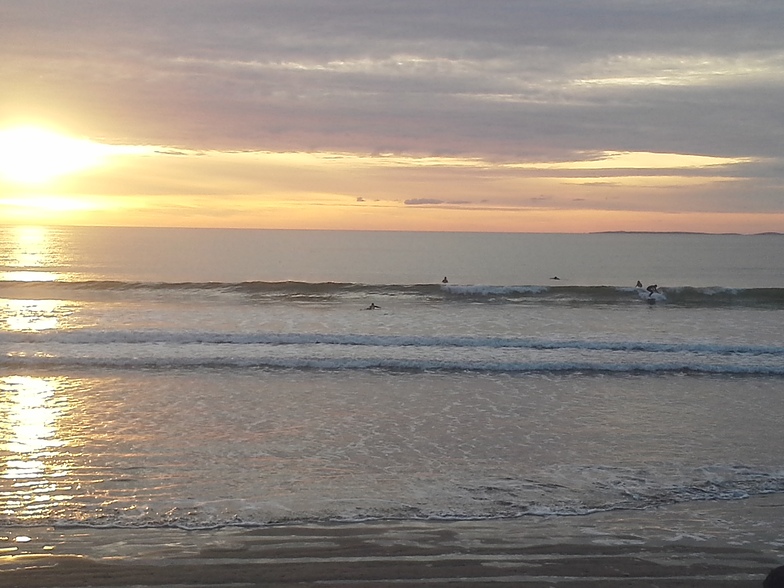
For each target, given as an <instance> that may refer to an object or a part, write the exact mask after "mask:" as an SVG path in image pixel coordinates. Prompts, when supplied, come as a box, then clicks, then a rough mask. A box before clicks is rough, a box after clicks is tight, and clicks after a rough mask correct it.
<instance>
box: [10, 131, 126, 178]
mask: <svg viewBox="0 0 784 588" xmlns="http://www.w3.org/2000/svg"><path fill="white" fill-rule="evenodd" d="M110 149H111V148H110V146H108V145H102V144H100V143H94V142H92V141H88V140H86V139H76V138H73V137H69V136H67V135H62V134H59V133H55V132H53V131H50V130H47V129H44V128H41V127H33V126H23V127H14V128H9V129H5V130H0V176H2V177H3V178H4V179H5V180H6V181H9V182H13V183H18V184H43V183H46V182H48V181H50V180H52V179H54V178H57V177H59V176H62V175H66V174H71V173H75V172H79V171H82V170H85V169H89V168H92V167H96V166H99V165H101V163H103V160H104V159H105V157H106V156H107V155H108V154H109V152H110Z"/></svg>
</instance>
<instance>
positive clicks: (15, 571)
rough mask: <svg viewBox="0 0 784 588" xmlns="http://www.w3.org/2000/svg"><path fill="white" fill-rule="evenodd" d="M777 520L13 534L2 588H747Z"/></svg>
mask: <svg viewBox="0 0 784 588" xmlns="http://www.w3.org/2000/svg"><path fill="white" fill-rule="evenodd" d="M783 518H784V497H782V496H780V495H770V496H762V497H756V498H752V499H747V500H735V501H709V502H704V503H700V504H694V503H690V504H680V505H671V506H662V507H658V508H655V509H646V510H641V511H623V512H603V513H594V514H590V515H584V516H576V517H522V518H516V519H500V520H483V521H454V522H449V521H441V522H436V521H410V520H409V521H387V522H369V523H347V524H340V523H318V524H296V525H291V526H287V525H281V526H271V527H266V528H254V529H243V528H222V529H214V530H201V531H186V530H181V529H165V528H158V529H137V530H134V529H116V528H115V529H112V528H108V529H99V528H83V527H65V528H52V527H30V528H24V527H20V528H13V529H5V530H3V531H2V534H3V537H2V547H0V553H2V557H1V558H0V586H3V587H11V586H26V587H31V588H34V587H41V588H43V587H46V588H49V587H52V588H53V587H55V586H185V585H187V586H232V587H241V586H292V585H299V586H309V585H319V586H380V585H388V586H443V585H460V586H485V585H492V586H500V585H510V586H512V585H514V586H527V587H528V586H530V587H545V586H557V587H572V586H575V587H578V586H579V587H582V588H588V587H594V586H596V587H598V586H651V587H654V586H655V587H660V588H665V587H666V588H675V587H687V586H691V587H702V586H704V587H706V588H707V587H708V586H710V587H722V586H726V587H730V586H732V587H734V588H744V587H749V588H751V587H758V586H761V585H762V580H763V578H764V577H765V575H766V574H767V572H768V571H769V570H770V569H771V568H773V567H776V566H777V565H781V563H782V561H783V560H784V556H783V555H782V547H784V529H782V527H781V525H780V521H781V520H782V519H783ZM706 521H712V522H711V523H709V524H705V523H706ZM28 539H29V540H28Z"/></svg>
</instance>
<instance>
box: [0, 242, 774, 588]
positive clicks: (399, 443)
mask: <svg viewBox="0 0 784 588" xmlns="http://www.w3.org/2000/svg"><path fill="white" fill-rule="evenodd" d="M781 245H782V241H781V237H780V236H759V237H739V236H729V235H728V236H697V235H675V236H672V235H669V236H656V235H647V236H646V235H581V236H580V235H578V236H574V235H573V236H563V235H491V234H486V235H467V234H460V235H449V234H414V233H410V234H396V235H393V234H380V233H339V234H337V233H328V232H323V233H318V232H316V233H309V232H293V233H290V232H270V231H223V230H219V231H211V230H204V231H201V230H200V231H196V230H193V231H184V230H164V229H160V230H153V229H145V230H137V229H96V228H74V229H67V228H59V229H55V228H52V229H44V228H41V229H25V230H21V229H20V230H10V229H9V230H6V231H2V232H0V272H2V273H1V274H0V275H1V276H2V280H0V348H2V349H3V353H2V355H0V557H2V558H3V559H2V564H1V565H0V587H3V588H4V587H17V586H18V587H22V586H25V587H28V586H30V587H35V586H41V587H55V586H62V587H65V586H99V587H100V586H106V587H110V586H169V587H175V586H176V587H181V586H194V585H196V586H199V585H202V586H209V585H218V586H220V585H223V586H232V587H242V586H253V585H261V586H275V585H332V586H344V585H349V586H362V585H385V584H386V585H390V586H423V585H424V586H427V585H434V586H435V585H439V586H443V585H448V584H459V585H464V586H471V585H474V586H480V585H481V586H484V585H498V584H502V585H503V584H506V585H522V586H558V587H564V586H613V585H616V586H666V587H672V586H711V587H715V586H733V587H738V586H740V587H743V586H749V587H751V586H760V585H761V581H762V578H764V576H765V574H767V572H768V571H769V570H770V569H771V568H773V567H775V566H776V565H781V564H784V561H782V560H784V556H783V555H782V552H783V551H784V532H783V531H782V528H781V521H782V520H784V508H783V505H784V462H782V456H784V441H782V438H781V436H780V435H777V434H776V433H774V432H776V431H779V430H780V424H781V422H782V419H784V405H782V402H781V390H782V378H783V377H784V335H783V334H782V330H781V327H780V325H781V312H782V310H783V309H784V282H782V278H781V276H782V275H784V273H782V269H784V266H782V265H781V263H782V261H781V258H780V255H778V252H780V250H781ZM151 250H154V251H156V252H157V253H156V255H155V256H154V259H151V256H150V255H148V254H145V252H146V251H151ZM498 251H514V252H516V253H515V255H508V256H506V255H505V256H500V257H499V256H497V255H495V252H498ZM381 253H383V255H381ZM675 258H677V259H678V260H679V263H678V264H672V263H671V261H672V259H675ZM556 275H557V276H558V277H559V279H558V280H557V281H555V280H553V279H552V278H553V276H556ZM444 276H448V277H449V280H448V283H443V282H442V279H443V277H444ZM640 279H642V280H645V284H648V283H651V282H652V283H658V287H659V293H658V294H657V296H656V297H655V298H653V297H652V296H651V295H650V293H649V292H648V291H647V290H646V289H645V288H637V287H635V285H634V284H635V282H637V280H640ZM371 304H372V305H373V307H374V309H373V310H370V311H367V309H368V307H369V306H371Z"/></svg>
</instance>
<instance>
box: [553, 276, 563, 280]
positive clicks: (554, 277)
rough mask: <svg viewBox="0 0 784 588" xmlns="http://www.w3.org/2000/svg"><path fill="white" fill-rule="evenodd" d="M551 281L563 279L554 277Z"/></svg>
mask: <svg viewBox="0 0 784 588" xmlns="http://www.w3.org/2000/svg"><path fill="white" fill-rule="evenodd" d="M550 279H551V280H560V279H561V278H559V277H558V276H553V277H552V278H550Z"/></svg>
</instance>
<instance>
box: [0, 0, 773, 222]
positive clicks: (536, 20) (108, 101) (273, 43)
mask: <svg viewBox="0 0 784 588" xmlns="http://www.w3.org/2000/svg"><path fill="white" fill-rule="evenodd" d="M96 6H97V4H96V3H95V1H94V0H69V2H67V3H63V2H61V1H59V0H27V1H26V2H5V3H3V4H2V9H0V13H1V14H2V16H1V17H0V38H2V39H3V41H4V42H3V44H2V46H0V78H1V79H3V84H2V85H1V86H0V112H18V113H20V116H22V115H24V116H33V117H38V118H46V117H52V118H55V119H57V120H60V121H63V124H67V125H70V126H71V127H73V128H74V129H75V130H76V131H77V132H78V133H80V134H84V135H89V136H91V137H96V138H100V139H101V140H105V141H107V142H110V143H115V144H137V145H158V146H160V149H161V153H169V154H172V155H174V154H185V155H193V154H196V153H213V152H221V153H228V152H248V153H251V154H252V153H255V152H275V153H289V152H291V153H323V154H336V156H343V155H347V156H352V157H353V156H356V157H369V156H373V155H379V154H386V155H388V156H389V157H390V158H391V157H397V158H400V159H399V160H400V161H403V162H404V163H403V164H402V165H401V166H400V170H398V171H397V172H396V171H387V170H383V171H382V170H374V171H373V172H368V174H369V175H368V176H367V177H365V176H363V179H364V180H366V181H367V183H368V185H369V184H370V179H371V178H370V174H371V173H372V174H375V177H376V178H378V177H381V175H383V176H384V179H385V181H387V182H388V183H387V184H385V186H390V188H386V187H385V188H383V189H382V188H378V189H377V192H378V193H383V199H384V200H385V201H388V202H389V201H395V202H400V201H401V196H400V194H406V195H408V196H409V198H408V199H407V200H405V204H406V205H408V206H412V207H417V206H419V207H425V206H428V205H429V206H450V205H453V206H460V205H466V204H469V199H470V196H471V194H481V196H482V197H483V198H486V197H488V196H490V197H491V199H492V200H493V201H494V202H498V201H501V202H503V203H504V204H507V203H509V202H511V201H512V200H513V199H515V198H516V200H514V201H515V202H526V196H524V194H531V193H535V194H536V193H539V190H546V191H547V193H548V194H549V193H551V192H553V191H554V189H555V188H556V187H558V186H561V187H569V188H574V187H575V186H580V182H582V183H583V185H582V187H581V188H580V189H585V190H590V189H599V188H600V187H603V188H605V189H608V190H627V189H630V188H629V186H631V184H632V181H631V179H629V178H634V181H636V182H638V183H642V180H641V178H645V177H649V178H654V179H655V178H659V177H661V178H663V179H664V178H666V179H667V182H670V183H668V184H667V185H668V186H670V185H671V184H672V182H675V181H676V179H673V178H686V179H687V181H686V182H685V183H684V184H682V185H681V187H682V188H683V190H685V191H688V190H691V189H695V188H694V186H695V184H694V183H690V182H689V181H688V180H690V179H694V178H705V179H706V181H707V180H711V179H712V180H714V181H713V182H707V183H706V184H705V185H706V186H707V185H710V186H711V187H710V188H704V193H703V188H700V189H699V191H700V196H699V198H696V200H697V201H699V202H700V204H701V205H705V206H707V207H710V206H712V204H710V198H709V197H708V194H710V193H713V194H715V195H716V199H715V201H716V202H718V203H719V204H717V205H716V206H720V207H722V208H724V207H727V206H729V201H734V202H735V206H734V209H743V210H745V209H748V208H751V209H754V208H764V209H765V210H770V209H773V210H778V211H784V203H782V202H781V198H780V194H781V190H782V189H784V155H782V153H781V145H782V144H784V118H782V109H781V104H782V103H784V40H782V35H781V23H782V22H783V21H784V3H782V2H781V0H756V1H755V2H732V1H730V0H689V1H688V2H643V1H629V0H583V1H580V2H574V1H572V0H527V1H526V2H514V1H510V0H483V1H482V2H475V1H472V0H428V1H427V2H422V1H421V0H397V1H395V2H366V1H364V0H338V1H335V2H323V1H322V0H298V1H297V2H291V1H290V0H265V1H264V2H258V1H256V0H222V1H221V2H215V1H214V0H167V1H166V2H158V1H155V0H127V1H125V2H112V3H101V4H100V9H96ZM2 122H3V121H0V123H2ZM608 153H619V154H620V153H630V154H642V153H648V154H660V155H661V156H662V157H669V159H670V161H671V162H673V163H671V164H669V165H667V164H663V163H662V164H657V165H655V166H649V167H646V166H641V167H638V168H633V167H631V166H616V167H615V168H611V166H609V165H606V163H607V162H604V161H598V162H597V163H598V164H599V165H598V167H597V168H596V169H588V167H587V166H582V167H581V166H578V165H562V166H561V167H558V166H557V165H553V166H550V167H549V168H548V167H547V166H545V165H543V163H546V162H551V163H553V164H574V163H575V162H577V161H580V160H581V158H582V160H583V161H591V159H590V157H591V156H590V155H589V154H595V156H596V157H599V158H600V157H601V156H600V155H597V154H608ZM325 157H326V155H325ZM692 157H705V158H713V159H714V160H715V162H716V163H718V162H724V163H722V164H719V165H712V166H710V167H706V166H703V165H695V166H684V165H682V164H681V163H679V159H678V158H682V159H681V160H680V161H684V160H685V159H686V158H692ZM427 158H432V159H433V160H436V159H443V160H445V161H446V160H451V161H452V162H453V164H456V162H457V161H458V160H461V161H463V162H475V163H471V165H468V164H466V165H464V166H463V167H460V166H458V165H452V167H451V168H450V169H445V170H444V174H447V173H449V174H452V177H456V176H457V174H459V180H460V182H462V184H464V185H465V186H466V187H465V188H464V192H465V196H466V198H465V199H463V193H462V192H460V193H458V192H454V191H453V189H454V188H455V186H450V187H449V190H450V191H449V192H448V193H450V194H459V200H455V201H445V200H439V199H433V198H429V197H428V196H427V194H428V193H432V190H433V189H434V188H433V184H431V183H430V181H429V178H431V177H434V175H433V174H434V171H433V169H432V168H431V167H430V166H429V164H428V167H427V169H424V170H423V169H421V166H419V165H418V164H417V163H415V162H418V161H425V160H426V159H427ZM172 159H174V158H172ZM337 161H338V160H337V159H336V160H335V162H337ZM496 164H514V165H519V166H521V167H519V168H517V169H513V168H511V167H510V168H502V167H496ZM525 166H529V168H528V169H526V168H525ZM410 168H415V169H413V170H412V169H410ZM248 169H250V168H248ZM248 169H244V171H243V172H241V173H246V174H248V175H251V172H250V171H248ZM237 173H240V172H237ZM404 173H405V180H403V181H402V184H403V185H402V186H401V187H400V188H399V189H397V192H396V193H394V194H392V193H387V191H389V192H391V191H392V189H391V186H392V185H393V183H392V182H393V176H394V181H401V180H400V179H401V178H402V177H403V174H404ZM426 174H428V176H427V177H428V181H427V182H425V181H423V180H422V179H421V178H422V176H424V175H426ZM276 178H277V177H276ZM616 178H617V179H618V181H617V182H616V181H615V179H616ZM305 179H307V178H301V180H302V181H304V180H305ZM318 179H319V181H322V180H323V178H322V176H319V177H318ZM556 179H557V180H563V181H564V182H565V183H561V184H558V185H556V184H554V183H552V182H550V181H549V180H556ZM729 179H733V180H736V182H734V183H732V184H731V187H727V185H722V186H723V187H721V188H719V183H720V182H724V181H727V180H729ZM568 180H574V182H573V183H569V181H568ZM299 181H300V179H298V182H299ZM420 181H422V182H423V185H420V184H419V183H418V182H420ZM678 181H680V180H678ZM588 182H590V183H591V185H588ZM333 183H334V184H335V185H334V186H332V185H331V188H332V189H334V193H337V194H342V195H343V197H344V198H345V196H346V195H348V196H350V197H354V198H357V202H362V201H363V200H360V197H357V195H356V193H354V192H353V191H352V190H348V189H343V190H342V191H341V189H340V188H341V187H340V186H339V185H338V184H339V183H340V181H339V180H334V182H333ZM456 183H457V182H456ZM470 183H474V186H475V189H469V187H468V186H469V184H470ZM662 185H664V182H663V181H662ZM728 185H729V184H728ZM363 187H367V186H363ZM647 187H650V186H648V185H646V189H647ZM480 188H481V189H480ZM319 189H320V188H319V186H316V185H314V186H313V187H312V188H311V191H313V192H316V191H318V190H319ZM657 189H658V188H657ZM711 191H713V192H711ZM732 191H736V195H735V196H734V200H733V197H731V196H730V195H731V193H732ZM362 193H363V194H374V198H375V192H373V191H366V192H362ZM673 193H675V192H673ZM683 193H684V192H683V191H677V194H678V195H679V197H681V196H682V195H683ZM513 194H517V195H518V196H513ZM638 194H641V193H638ZM776 194H779V196H778V200H777V197H776ZM560 196H561V195H560V194H559V195H558V197H560ZM638 197H640V198H647V196H642V195H639V196H638ZM633 198H634V196H632V195H631V192H629V196H627V200H629V201H630V202H631V204H629V206H637V204H636V203H635V202H634V200H633ZM674 200H675V199H673V202H672V206H676V207H677V206H678V205H677V203H675V202H674ZM561 201H562V202H566V201H572V202H581V203H588V202H593V199H592V197H590V196H588V195H586V194H583V193H569V194H564V195H563V198H562V200H561ZM692 202H694V201H690V204H689V205H688V206H692V205H693V204H692ZM777 202H778V204H777ZM586 205H587V204H586ZM684 206H685V205H684ZM367 208H370V207H367Z"/></svg>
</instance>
